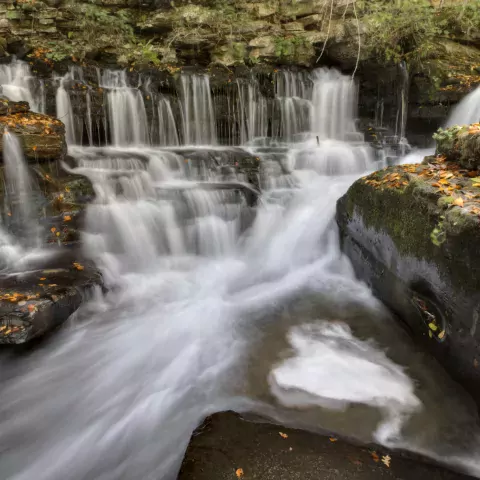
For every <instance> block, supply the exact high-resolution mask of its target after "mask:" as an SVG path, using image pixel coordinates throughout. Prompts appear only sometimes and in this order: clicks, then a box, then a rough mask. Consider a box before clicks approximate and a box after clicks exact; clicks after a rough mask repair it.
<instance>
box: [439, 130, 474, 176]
mask: <svg viewBox="0 0 480 480" xmlns="http://www.w3.org/2000/svg"><path fill="white" fill-rule="evenodd" d="M433 138H434V139H435V140H436V142H437V149H436V152H437V154H438V155H443V156H444V157H445V158H446V160H448V161H455V162H458V163H459V164H460V165H461V166H463V167H464V168H467V169H469V170H478V169H479V168H480V124H479V123H476V124H473V125H454V126H453V127H449V128H447V129H441V128H440V129H439V130H438V131H437V133H436V134H435V135H434V137H433Z"/></svg>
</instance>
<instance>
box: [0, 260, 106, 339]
mask: <svg viewBox="0 0 480 480" xmlns="http://www.w3.org/2000/svg"><path fill="white" fill-rule="evenodd" d="M65 260H67V259H65ZM67 262H68V263H67ZM62 263H63V265H61V266H58V265H53V266H52V268H41V269H38V270H35V271H33V272H28V273H23V274H22V273H18V274H15V275H12V274H9V275H7V274H2V275H1V276H0V345H2V344H22V343H26V342H29V341H30V340H33V339H34V338H36V337H39V336H41V335H43V334H45V333H47V332H49V331H51V330H53V329H55V328H56V327H58V326H59V325H61V324H62V323H63V322H65V321H66V320H67V319H68V317H69V316H70V315H71V314H72V313H73V312H74V311H75V310H76V309H77V308H78V307H79V306H80V304H81V303H82V301H83V299H84V297H85V294H86V293H87V292H88V291H89V290H91V289H92V288H93V287H94V286H95V285H99V284H101V280H102V279H101V275H100V273H99V272H98V270H96V269H95V267H94V266H92V265H88V264H86V263H84V262H83V261H81V260H78V261H75V259H74V258H68V260H67V261H64V262H62Z"/></svg>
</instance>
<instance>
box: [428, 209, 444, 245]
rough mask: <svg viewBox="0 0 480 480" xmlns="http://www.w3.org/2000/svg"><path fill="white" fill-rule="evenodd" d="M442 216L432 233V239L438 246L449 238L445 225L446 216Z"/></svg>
mask: <svg viewBox="0 0 480 480" xmlns="http://www.w3.org/2000/svg"><path fill="white" fill-rule="evenodd" d="M440 218H441V220H440V221H439V222H438V223H437V225H436V227H435V228H434V229H433V230H432V232H431V233H430V240H431V241H432V243H433V244H434V245H436V246H437V247H439V246H440V245H441V244H442V243H443V242H444V241H445V240H446V239H447V232H446V231H445V225H444V220H445V217H444V216H443V215H442V216H441V217H440Z"/></svg>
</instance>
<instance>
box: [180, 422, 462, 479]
mask: <svg viewBox="0 0 480 480" xmlns="http://www.w3.org/2000/svg"><path fill="white" fill-rule="evenodd" d="M257 421H262V419H258V418H257ZM263 421H265V420H263ZM280 432H281V433H282V434H283V436H282V435H280ZM374 451H375V455H374V454H373V452H374ZM386 455H388V456H389V458H390V462H389V465H390V466H389V467H387V466H386V465H385V464H384V463H383V462H382V461H380V460H381V458H385V457H386ZM424 462H425V460H424V459H422V458H418V457H413V456H410V457H407V456H406V455H404V454H402V453H399V452H388V451H386V450H385V449H382V448H377V447H375V446H371V448H365V447H360V446H357V445H352V444H349V443H347V442H345V441H342V440H338V439H336V438H334V437H328V436H321V435H315V434H313V433H308V432H305V431H301V430H293V429H290V428H286V427H284V426H279V425H272V424H270V423H252V422H249V421H245V420H243V419H242V418H241V417H240V416H238V415H236V414H234V413H231V412H226V413H218V414H215V415H212V416H211V417H209V418H207V419H206V421H205V422H204V424H203V425H202V426H201V427H200V428H199V429H198V430H197V431H196V432H195V433H194V435H193V436H192V439H191V441H190V445H189V447H188V449H187V452H186V454H185V458H184V461H183V464H182V468H181V470H180V474H179V476H178V480H226V479H231V478H236V476H235V474H236V472H238V473H237V476H239V478H240V477H241V478H244V479H245V480H247V479H254V478H258V479H262V480H319V479H325V480H327V479H332V480H333V479H336V480H342V479H345V480H346V479H358V480H375V479H377V478H378V479H395V480H422V479H424V478H432V479H433V478H435V480H467V478H471V477H467V476H466V475H462V474H460V473H454V472H450V471H448V470H444V469H443V468H440V467H438V466H435V465H431V464H427V463H424ZM239 469H241V471H239Z"/></svg>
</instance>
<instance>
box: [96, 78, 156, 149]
mask: <svg viewBox="0 0 480 480" xmlns="http://www.w3.org/2000/svg"><path fill="white" fill-rule="evenodd" d="M100 86H101V87H102V88H103V89H105V90H106V96H107V119H108V125H109V129H110V138H111V143H112V144H113V145H116V146H125V145H147V144H148V143H149V141H150V140H149V134H148V132H149V126H148V119H147V112H146V109H145V103H144V101H143V97H142V94H141V92H140V90H138V89H137V88H132V87H130V86H129V85H128V82H127V75H126V72H125V71H124V70H121V71H113V70H105V71H104V72H103V75H102V77H101V84H100Z"/></svg>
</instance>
